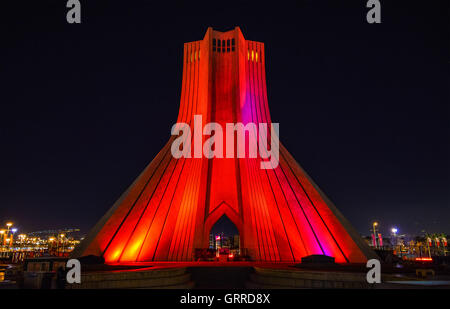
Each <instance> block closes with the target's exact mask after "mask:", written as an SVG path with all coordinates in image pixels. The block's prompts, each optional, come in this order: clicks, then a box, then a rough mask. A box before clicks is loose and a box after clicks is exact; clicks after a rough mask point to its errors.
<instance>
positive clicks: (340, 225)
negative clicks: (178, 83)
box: [74, 27, 374, 263]
mask: <svg viewBox="0 0 450 309" xmlns="http://www.w3.org/2000/svg"><path fill="white" fill-rule="evenodd" d="M265 61H266V59H265V53H264V44H263V43H260V42H254V41H248V40H245V39H244V37H243V35H242V33H241V31H240V29H239V28H238V27H236V28H235V29H234V30H231V31H228V32H219V31H215V30H213V29H212V28H208V30H207V32H206V35H205V37H204V38H203V40H201V41H195V42H190V43H185V44H184V59H183V80H182V91H181V101H180V109H179V114H178V120H177V122H185V123H188V124H191V127H192V125H193V120H192V119H193V116H194V115H202V118H203V123H207V122H216V123H219V124H221V125H222V127H225V123H238V122H242V123H243V124H247V123H249V122H253V123H256V124H259V123H269V124H270V123H271V119H270V113H269V107H268V102H267V92H266V78H265ZM281 134H282V130H281ZM175 138H176V137H175V136H172V137H171V138H170V139H169V141H168V143H167V144H166V145H165V146H164V148H163V149H162V150H161V151H160V152H159V154H158V155H157V156H156V157H155V158H154V159H153V161H152V162H151V163H150V164H149V165H148V166H147V167H146V168H145V170H144V171H143V172H142V173H141V174H140V175H139V177H138V178H137V179H136V180H135V181H134V182H133V184H132V185H131V186H130V187H129V188H128V189H127V191H126V192H125V193H123V195H122V196H121V197H120V198H119V200H118V201H117V202H116V203H115V204H114V205H113V207H112V208H111V209H110V210H109V211H108V212H107V213H106V214H105V215H104V216H103V217H102V218H101V219H100V221H99V222H98V223H97V224H96V226H95V227H94V228H93V229H92V230H91V232H90V233H89V235H88V236H87V238H86V239H85V240H84V241H83V242H82V244H81V245H80V246H79V247H78V248H77V250H76V251H75V253H74V255H75V256H85V255H90V254H93V255H97V256H103V257H104V258H105V261H106V262H107V263H130V262H149V261H193V260H194V252H195V249H196V248H207V247H208V244H209V232H210V230H211V227H212V226H213V225H214V224H215V222H217V220H218V219H219V218H220V217H221V216H223V215H226V216H227V217H228V218H229V219H230V220H231V221H232V222H233V223H234V224H235V225H236V227H237V229H238V231H239V234H240V245H241V248H245V249H246V251H247V252H248V254H249V255H250V256H251V258H252V260H255V261H287V262H288V261H290V262H299V261H300V260H301V258H302V257H305V256H308V255H312V254H320V255H328V256H332V257H335V259H336V262H338V263H347V262H349V263H363V262H366V261H367V259H368V258H371V257H373V256H374V253H373V252H372V251H371V250H370V249H369V247H368V246H367V245H366V244H365V243H364V241H363V240H362V239H361V238H360V236H359V235H358V233H357V232H356V231H355V230H354V229H353V228H352V227H351V226H350V224H349V222H348V221H347V220H346V219H345V218H344V217H343V215H342V214H341V213H340V212H339V211H338V210H337V209H336V207H335V206H334V205H333V204H332V203H331V202H330V201H329V200H328V198H327V197H326V196H325V195H324V194H323V193H322V191H321V190H320V189H319V188H318V187H317V185H316V184H315V183H314V182H313V181H312V180H311V178H310V177H309V176H308V175H307V174H306V173H305V171H303V169H302V168H301V167H300V166H299V165H298V163H297V162H296V161H295V160H294V158H293V157H292V156H291V155H290V154H289V152H288V151H287V150H286V149H285V148H284V147H283V146H282V145H280V154H279V165H278V166H277V167H276V168H274V169H261V168H260V162H261V160H262V159H261V158H236V159H235V158H213V159H207V158H205V157H202V158H179V159H176V158H174V157H173V156H172V153H171V144H172V142H173V141H174V139H175ZM205 139H206V138H205V137H203V141H202V142H204V141H205Z"/></svg>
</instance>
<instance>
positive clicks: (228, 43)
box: [227, 39, 230, 53]
mask: <svg viewBox="0 0 450 309" xmlns="http://www.w3.org/2000/svg"><path fill="white" fill-rule="evenodd" d="M229 52H230V39H228V40H227V53H229Z"/></svg>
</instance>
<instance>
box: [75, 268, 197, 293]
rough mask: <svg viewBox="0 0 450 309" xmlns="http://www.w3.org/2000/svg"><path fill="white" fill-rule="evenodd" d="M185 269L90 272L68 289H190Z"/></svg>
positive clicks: (188, 276) (190, 285)
mask: <svg viewBox="0 0 450 309" xmlns="http://www.w3.org/2000/svg"><path fill="white" fill-rule="evenodd" d="M190 278H191V275H190V274H189V273H188V272H187V271H186V268H185V267H168V268H152V267H148V268H140V269H129V270H119V271H90V272H86V273H82V274H81V283H80V284H76V283H74V284H68V285H67V288H69V289H190V288H193V287H194V283H193V282H192V281H191V280H190Z"/></svg>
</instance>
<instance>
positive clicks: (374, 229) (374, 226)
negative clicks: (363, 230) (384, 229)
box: [373, 221, 378, 249]
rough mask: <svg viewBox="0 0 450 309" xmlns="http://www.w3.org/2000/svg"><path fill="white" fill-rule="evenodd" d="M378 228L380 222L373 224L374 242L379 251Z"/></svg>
mask: <svg viewBox="0 0 450 309" xmlns="http://www.w3.org/2000/svg"><path fill="white" fill-rule="evenodd" d="M377 226H378V222H376V221H375V222H374V223H373V241H374V246H375V248H376V249H378V242H377Z"/></svg>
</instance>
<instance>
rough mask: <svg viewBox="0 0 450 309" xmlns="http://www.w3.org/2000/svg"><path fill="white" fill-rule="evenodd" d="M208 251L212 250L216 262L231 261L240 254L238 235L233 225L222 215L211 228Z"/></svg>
mask: <svg viewBox="0 0 450 309" xmlns="http://www.w3.org/2000/svg"><path fill="white" fill-rule="evenodd" d="M208 249H210V250H214V254H215V257H216V260H219V261H221V262H224V261H233V260H234V259H235V258H237V257H238V256H239V254H240V235H239V230H238V228H237V227H236V225H234V223H233V222H232V221H231V220H230V219H229V218H228V217H227V215H225V214H224V215H222V216H221V217H220V218H219V220H217V221H216V223H215V224H214V225H213V226H212V227H211V230H210V232H209V246H208Z"/></svg>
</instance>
